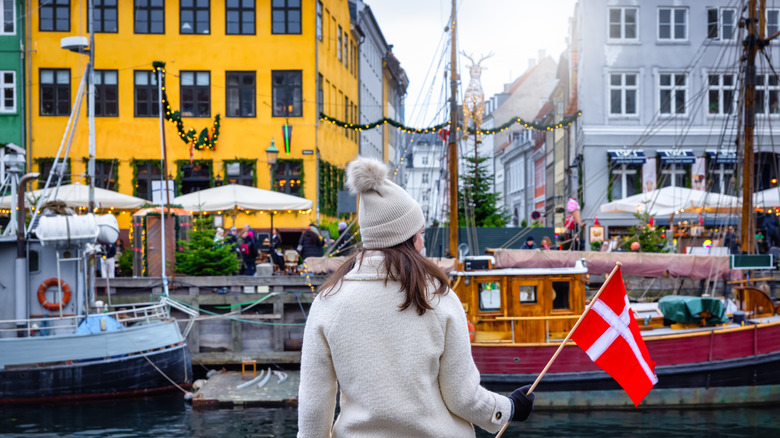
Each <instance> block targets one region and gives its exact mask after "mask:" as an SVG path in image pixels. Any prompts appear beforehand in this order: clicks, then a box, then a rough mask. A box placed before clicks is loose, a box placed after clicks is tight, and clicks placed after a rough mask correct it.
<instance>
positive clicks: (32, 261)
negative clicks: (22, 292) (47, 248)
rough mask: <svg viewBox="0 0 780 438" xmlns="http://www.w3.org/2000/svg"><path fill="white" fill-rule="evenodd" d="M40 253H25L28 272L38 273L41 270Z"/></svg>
mask: <svg viewBox="0 0 780 438" xmlns="http://www.w3.org/2000/svg"><path fill="white" fill-rule="evenodd" d="M39 256H40V253H39V252H38V251H30V252H29V253H27V263H29V266H30V272H38V271H40V270H41V264H40V257H39Z"/></svg>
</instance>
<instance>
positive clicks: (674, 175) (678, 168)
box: [658, 163, 688, 188]
mask: <svg viewBox="0 0 780 438" xmlns="http://www.w3.org/2000/svg"><path fill="white" fill-rule="evenodd" d="M686 167H687V165H686V164H676V163H672V164H666V165H663V164H662V165H661V179H660V181H659V182H658V187H659V188H661V187H685V176H686V175H687V174H688V169H687V168H686Z"/></svg>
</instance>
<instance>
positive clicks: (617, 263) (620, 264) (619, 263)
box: [615, 262, 623, 266]
mask: <svg viewBox="0 0 780 438" xmlns="http://www.w3.org/2000/svg"><path fill="white" fill-rule="evenodd" d="M615 265H616V266H623V263H622V262H615Z"/></svg>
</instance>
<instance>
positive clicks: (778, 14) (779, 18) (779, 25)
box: [764, 8, 780, 37]
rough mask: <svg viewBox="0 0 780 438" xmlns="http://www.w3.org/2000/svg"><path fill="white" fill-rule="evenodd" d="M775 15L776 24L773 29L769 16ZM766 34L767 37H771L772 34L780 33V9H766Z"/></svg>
mask: <svg viewBox="0 0 780 438" xmlns="http://www.w3.org/2000/svg"><path fill="white" fill-rule="evenodd" d="M770 14H771V15H775V24H774V26H773V27H769V15H770ZM765 30H766V32H764V36H765V37H770V36H772V34H774V33H776V32H777V31H780V9H778V8H766V28H765Z"/></svg>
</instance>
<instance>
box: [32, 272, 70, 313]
mask: <svg viewBox="0 0 780 438" xmlns="http://www.w3.org/2000/svg"><path fill="white" fill-rule="evenodd" d="M57 283H59V284H60V285H61V286H62V302H61V303H50V302H48V301H46V289H48V288H49V287H51V286H56V285H57ZM70 295H71V292H70V286H68V283H65V281H64V280H60V279H58V278H49V279H47V280H44V281H43V283H41V285H40V286H38V302H39V303H41V306H43V307H44V308H45V309H47V310H52V311H53V310H60V309H63V308H64V307H65V306H67V305H68V302H70Z"/></svg>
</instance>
